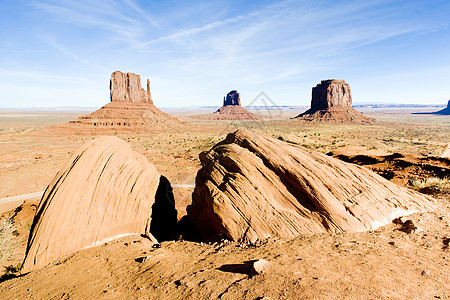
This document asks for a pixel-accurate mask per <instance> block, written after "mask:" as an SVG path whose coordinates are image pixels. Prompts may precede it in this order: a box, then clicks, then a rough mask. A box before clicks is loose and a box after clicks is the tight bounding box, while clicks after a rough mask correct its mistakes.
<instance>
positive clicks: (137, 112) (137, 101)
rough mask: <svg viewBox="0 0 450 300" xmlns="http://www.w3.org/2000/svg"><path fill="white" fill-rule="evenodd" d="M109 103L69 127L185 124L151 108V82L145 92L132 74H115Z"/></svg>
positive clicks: (170, 126)
mask: <svg viewBox="0 0 450 300" xmlns="http://www.w3.org/2000/svg"><path fill="white" fill-rule="evenodd" d="M110 97H111V98H110V99H111V102H110V103H108V104H106V105H105V106H103V107H102V108H100V109H99V110H97V111H95V112H93V113H91V114H89V115H87V116H82V117H80V118H78V120H75V121H71V122H70V124H71V125H78V126H85V125H87V126H97V127H118V128H126V127H147V128H148V127H153V128H155V129H162V128H164V129H168V128H177V127H180V126H182V125H183V124H184V123H183V122H181V121H180V120H178V119H177V118H175V117H173V116H171V115H168V114H166V113H163V112H162V111H160V110H159V109H158V108H157V107H156V106H155V105H153V100H152V95H151V92H150V80H149V79H147V90H145V89H144V88H142V87H141V77H140V76H139V75H137V74H134V73H122V72H120V71H115V72H113V73H112V75H111V80H110Z"/></svg>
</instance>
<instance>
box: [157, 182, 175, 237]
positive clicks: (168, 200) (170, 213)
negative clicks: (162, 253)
mask: <svg viewBox="0 0 450 300" xmlns="http://www.w3.org/2000/svg"><path fill="white" fill-rule="evenodd" d="M177 214H178V212H177V210H176V208H175V199H174V197H173V189H172V186H171V184H170V182H169V180H168V179H167V178H166V177H164V176H161V177H160V179H159V186H158V190H157V191H156V195H155V203H154V204H153V206H152V217H151V223H150V233H151V234H152V235H153V236H154V237H155V238H156V239H157V240H158V241H159V242H162V241H169V240H173V239H175V237H176V234H177Z"/></svg>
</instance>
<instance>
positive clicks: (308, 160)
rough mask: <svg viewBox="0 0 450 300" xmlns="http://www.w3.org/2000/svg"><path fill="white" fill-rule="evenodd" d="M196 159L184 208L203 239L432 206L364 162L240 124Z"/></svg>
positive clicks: (357, 221)
mask: <svg viewBox="0 0 450 300" xmlns="http://www.w3.org/2000/svg"><path fill="white" fill-rule="evenodd" d="M200 161H201V164H202V168H201V169H200V170H199V172H198V174H197V177H196V185H195V189H194V192H193V199H192V204H191V205H189V206H188V207H187V213H188V217H189V220H190V221H191V222H192V224H194V226H195V227H196V229H197V230H198V231H199V233H200V234H202V235H203V237H204V238H207V239H215V238H217V237H220V236H222V237H224V238H228V239H231V240H234V241H245V240H247V241H251V242H254V241H256V240H258V239H265V238H269V237H274V236H276V237H284V238H292V237H295V236H297V235H300V234H316V233H322V232H343V231H349V232H361V231H366V230H373V229H376V228H377V227H379V226H382V225H385V224H387V223H389V222H391V221H392V220H393V219H394V218H397V217H399V216H403V215H408V214H411V213H415V212H421V211H427V210H432V209H433V208H434V207H435V204H434V201H433V199H432V198H429V197H427V196H424V195H422V194H420V193H417V192H415V191H412V190H409V189H406V188H402V187H400V186H397V185H396V184H394V183H392V182H389V181H388V180H386V179H384V178H383V177H381V176H379V175H377V174H375V173H373V172H371V171H369V170H368V169H365V168H363V167H360V166H357V165H353V164H349V163H345V162H342V161H340V160H337V159H335V158H332V157H328V156H326V155H324V154H321V153H318V152H315V151H312V150H308V149H306V148H303V147H300V146H297V145H293V144H288V143H285V142H282V141H279V140H275V139H272V138H265V137H261V136H258V135H256V134H254V133H251V132H249V131H245V130H238V131H236V132H234V133H231V134H229V135H228V136H227V137H226V139H225V140H223V141H222V142H220V143H218V144H217V145H215V146H214V147H213V148H212V149H211V150H209V151H207V152H202V153H201V154H200Z"/></svg>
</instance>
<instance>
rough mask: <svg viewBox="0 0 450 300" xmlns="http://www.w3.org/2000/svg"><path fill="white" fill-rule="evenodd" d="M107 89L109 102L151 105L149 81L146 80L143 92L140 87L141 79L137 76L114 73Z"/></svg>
mask: <svg viewBox="0 0 450 300" xmlns="http://www.w3.org/2000/svg"><path fill="white" fill-rule="evenodd" d="M109 88H110V92H111V102H129V103H148V104H153V101H152V94H151V92H150V80H149V79H147V90H145V89H144V88H142V87H141V77H140V76H139V75H137V74H134V73H122V72H120V71H115V72H113V73H112V75H111V81H110V86H109Z"/></svg>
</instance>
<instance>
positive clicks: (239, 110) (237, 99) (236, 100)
mask: <svg viewBox="0 0 450 300" xmlns="http://www.w3.org/2000/svg"><path fill="white" fill-rule="evenodd" d="M201 118H202V119H208V120H260V119H261V117H259V116H257V115H255V114H253V113H251V112H249V111H248V110H246V109H245V108H243V107H242V106H241V95H240V94H239V93H238V92H237V91H236V90H232V91H231V92H229V93H228V94H227V96H226V97H224V98H223V106H222V107H221V108H219V109H218V110H217V111H215V112H214V113H213V114H211V115H206V116H202V117H201Z"/></svg>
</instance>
